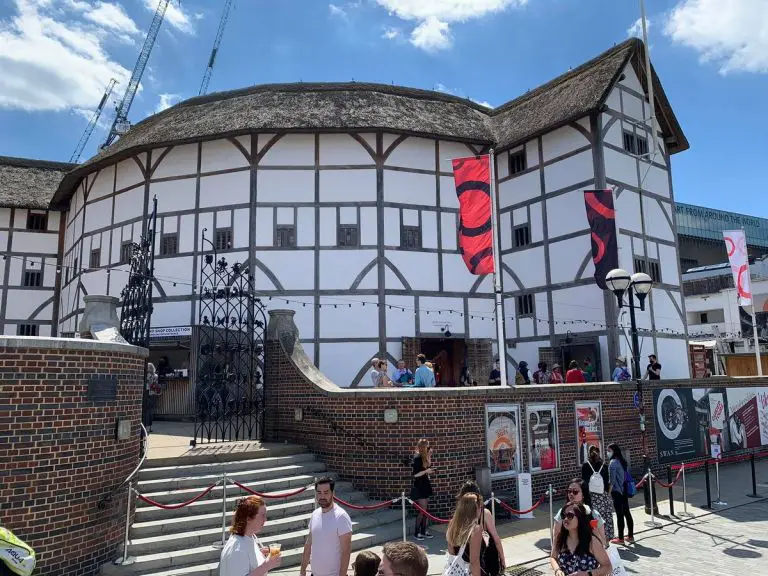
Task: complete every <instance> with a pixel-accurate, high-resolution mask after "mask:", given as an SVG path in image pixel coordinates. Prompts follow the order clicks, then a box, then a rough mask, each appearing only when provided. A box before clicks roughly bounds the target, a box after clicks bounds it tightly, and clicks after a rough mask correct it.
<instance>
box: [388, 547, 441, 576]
mask: <svg viewBox="0 0 768 576" xmlns="http://www.w3.org/2000/svg"><path fill="white" fill-rule="evenodd" d="M381 555H382V558H381V565H380V566H379V572H378V573H379V576H427V572H428V571H429V559H428V558H427V554H426V552H424V550H423V549H422V548H421V547H420V546H417V545H416V544H414V543H413V542H389V543H388V544H384V549H383V550H382V551H381Z"/></svg>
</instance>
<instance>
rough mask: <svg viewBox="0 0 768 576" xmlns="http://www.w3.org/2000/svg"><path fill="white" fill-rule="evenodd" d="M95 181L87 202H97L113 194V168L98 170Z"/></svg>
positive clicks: (111, 166) (112, 166) (107, 167)
mask: <svg viewBox="0 0 768 576" xmlns="http://www.w3.org/2000/svg"><path fill="white" fill-rule="evenodd" d="M89 178H93V176H89ZM95 178H96V181H95V182H94V183H93V187H92V188H91V191H90V193H89V194H88V201H89V202H90V201H92V200H97V199H98V198H102V197H103V196H107V195H108V194H112V192H114V186H115V166H114V165H110V166H106V167H105V168H102V169H101V170H99V172H98V173H97V175H96V177H95Z"/></svg>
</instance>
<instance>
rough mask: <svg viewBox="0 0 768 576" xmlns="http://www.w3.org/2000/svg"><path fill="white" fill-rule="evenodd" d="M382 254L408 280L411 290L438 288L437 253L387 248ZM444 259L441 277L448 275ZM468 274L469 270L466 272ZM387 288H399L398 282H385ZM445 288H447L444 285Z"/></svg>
mask: <svg viewBox="0 0 768 576" xmlns="http://www.w3.org/2000/svg"><path fill="white" fill-rule="evenodd" d="M384 255H385V256H386V257H387V258H388V259H389V261H390V262H392V264H393V266H395V267H396V268H397V269H398V270H400V272H402V274H403V275H404V276H405V277H406V279H407V280H408V283H409V284H410V285H411V288H412V289H413V290H434V291H437V289H438V277H437V254H429V253H425V252H406V251H399V250H387V251H386V252H385V253H384ZM445 270H446V268H445V260H444V261H443V271H444V272H443V277H444V279H445V278H447V277H448V274H447V273H446V272H445ZM467 274H469V272H467ZM386 287H387V288H399V287H400V282H399V281H398V282H397V284H395V285H390V284H389V283H387V286H386ZM445 289H446V290H449V288H448V287H447V286H446V287H445Z"/></svg>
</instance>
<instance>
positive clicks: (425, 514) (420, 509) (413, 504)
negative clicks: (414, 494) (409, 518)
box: [408, 500, 450, 524]
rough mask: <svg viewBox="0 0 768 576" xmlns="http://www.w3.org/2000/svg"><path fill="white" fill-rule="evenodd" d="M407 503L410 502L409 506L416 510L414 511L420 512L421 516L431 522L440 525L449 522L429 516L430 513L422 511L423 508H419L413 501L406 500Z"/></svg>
mask: <svg viewBox="0 0 768 576" xmlns="http://www.w3.org/2000/svg"><path fill="white" fill-rule="evenodd" d="M408 502H410V504H411V506H413V507H414V508H416V510H418V511H419V512H421V513H422V514H424V516H426V517H427V518H429V519H430V520H432V521H433V522H439V523H440V524H448V523H449V522H450V519H448V520H445V519H443V518H438V517H437V516H432V514H430V513H429V512H427V511H426V510H424V508H422V507H421V506H419V505H418V504H416V502H414V501H413V500H408Z"/></svg>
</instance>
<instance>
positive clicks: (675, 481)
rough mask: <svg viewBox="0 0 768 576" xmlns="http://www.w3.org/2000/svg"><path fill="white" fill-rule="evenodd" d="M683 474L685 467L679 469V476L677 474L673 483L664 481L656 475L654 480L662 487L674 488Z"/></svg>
mask: <svg viewBox="0 0 768 576" xmlns="http://www.w3.org/2000/svg"><path fill="white" fill-rule="evenodd" d="M682 474H683V469H682V468H680V470H678V471H677V476H675V479H674V480H672V483H671V484H667V483H665V482H662V481H661V480H659V479H658V478H657V477H656V476H654V477H653V480H654V482H656V484H658V485H659V486H661V487H662V488H673V487H674V486H675V485H676V484H677V481H678V480H680V476H682Z"/></svg>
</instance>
